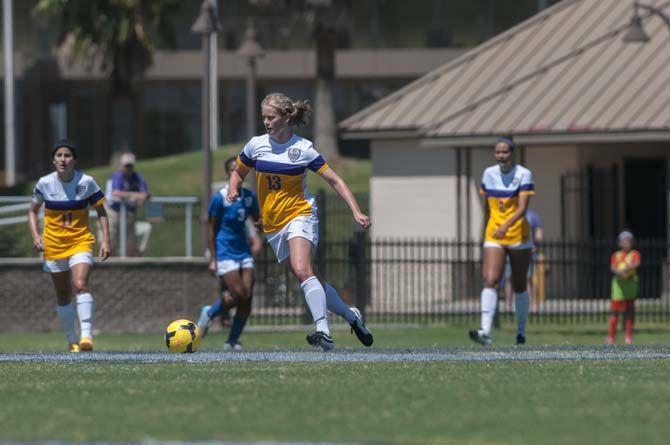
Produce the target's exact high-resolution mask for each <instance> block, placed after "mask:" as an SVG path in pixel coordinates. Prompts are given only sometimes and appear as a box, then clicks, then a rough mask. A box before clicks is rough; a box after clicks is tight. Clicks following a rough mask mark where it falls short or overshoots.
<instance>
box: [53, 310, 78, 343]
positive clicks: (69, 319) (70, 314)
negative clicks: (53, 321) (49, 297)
mask: <svg viewBox="0 0 670 445" xmlns="http://www.w3.org/2000/svg"><path fill="white" fill-rule="evenodd" d="M56 315H57V316H58V322H59V323H60V327H61V328H62V329H63V331H64V332H65V336H66V337H67V341H68V342H69V343H79V337H77V331H76V329H75V327H74V308H73V307H72V303H68V304H66V305H63V306H61V305H58V304H57V305H56Z"/></svg>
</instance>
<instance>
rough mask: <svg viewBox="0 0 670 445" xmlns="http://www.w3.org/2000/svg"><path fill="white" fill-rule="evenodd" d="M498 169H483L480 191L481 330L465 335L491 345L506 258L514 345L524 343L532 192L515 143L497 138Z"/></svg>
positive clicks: (532, 184) (533, 191)
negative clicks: (483, 222)
mask: <svg viewBox="0 0 670 445" xmlns="http://www.w3.org/2000/svg"><path fill="white" fill-rule="evenodd" d="M494 152H495V159H496V161H497V165H494V166H492V167H489V168H487V169H486V170H484V176H483V178H482V186H481V189H480V193H481V194H482V195H484V196H485V197H486V200H485V203H486V213H487V224H486V233H485V237H484V267H483V278H484V289H483V290H482V294H481V312H482V319H481V329H479V330H476V329H473V330H471V331H470V332H469V335H470V338H471V339H472V340H473V341H475V342H477V343H481V344H483V345H486V346H488V345H490V344H491V343H492V341H493V340H492V338H491V325H492V323H493V316H494V314H495V311H496V304H497V302H498V292H497V291H496V285H497V284H498V283H499V282H500V277H501V275H502V273H503V270H504V268H505V257H506V256H509V259H510V265H511V267H512V287H513V288H514V306H515V313H516V320H517V336H516V344H518V345H522V344H524V343H526V321H527V320H528V307H529V300H530V298H529V296H528V291H527V289H526V274H527V273H528V266H529V264H530V259H531V255H532V249H533V242H532V240H531V233H530V224H529V223H528V220H527V219H526V217H525V215H526V209H527V208H528V203H529V202H530V197H531V195H534V194H535V184H534V183H533V176H532V174H531V172H530V170H528V169H527V168H524V167H522V166H521V165H517V164H515V163H514V159H513V154H514V140H513V139H512V137H511V136H508V137H501V138H500V139H498V142H497V143H496V144H495V148H494Z"/></svg>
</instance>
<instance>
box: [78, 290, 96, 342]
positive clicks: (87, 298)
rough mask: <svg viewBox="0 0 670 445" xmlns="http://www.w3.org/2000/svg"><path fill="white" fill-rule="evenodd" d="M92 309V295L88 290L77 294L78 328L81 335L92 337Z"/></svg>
mask: <svg viewBox="0 0 670 445" xmlns="http://www.w3.org/2000/svg"><path fill="white" fill-rule="evenodd" d="M94 311H95V302H94V301H93V295H91V294H90V293H88V292H86V293H83V294H77V315H78V316H79V329H80V333H81V336H82V337H90V338H93V313H94Z"/></svg>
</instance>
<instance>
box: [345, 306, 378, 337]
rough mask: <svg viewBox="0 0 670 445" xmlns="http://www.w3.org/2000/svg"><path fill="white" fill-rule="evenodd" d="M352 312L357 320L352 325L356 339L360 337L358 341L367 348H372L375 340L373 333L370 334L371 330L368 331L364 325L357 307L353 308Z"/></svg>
mask: <svg viewBox="0 0 670 445" xmlns="http://www.w3.org/2000/svg"><path fill="white" fill-rule="evenodd" d="M351 311H352V312H353V313H354V314H356V319H355V320H354V322H353V323H351V325H350V326H351V332H352V334H356V337H358V340H359V341H360V342H361V343H363V345H365V346H367V347H370V346H372V343H373V342H374V341H375V340H374V338H373V337H372V332H370V329H368V328H367V327H366V326H365V324H364V323H363V317H362V316H361V312H360V311H359V310H358V309H356V308H355V307H352V308H351Z"/></svg>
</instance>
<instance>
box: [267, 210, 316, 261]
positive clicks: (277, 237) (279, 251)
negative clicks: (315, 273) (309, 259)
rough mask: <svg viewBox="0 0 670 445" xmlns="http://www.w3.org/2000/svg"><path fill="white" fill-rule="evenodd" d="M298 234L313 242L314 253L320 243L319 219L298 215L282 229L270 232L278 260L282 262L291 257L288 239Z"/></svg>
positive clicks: (268, 236)
mask: <svg viewBox="0 0 670 445" xmlns="http://www.w3.org/2000/svg"><path fill="white" fill-rule="evenodd" d="M297 236H299V237H301V238H305V239H306V240H307V241H309V242H310V243H312V254H314V250H315V249H316V246H317V245H318V244H319V220H318V219H316V217H315V216H298V217H296V218H294V219H292V220H291V222H289V223H288V224H286V225H285V226H284V227H283V228H282V229H280V230H277V231H276V232H273V233H268V234H267V239H268V243H269V244H270V246H271V247H272V250H274V252H275V255H276V257H277V262H279V263H281V262H282V261H284V260H285V259H286V258H288V257H289V255H290V251H289V248H288V240H290V239H291V238H295V237H297Z"/></svg>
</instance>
